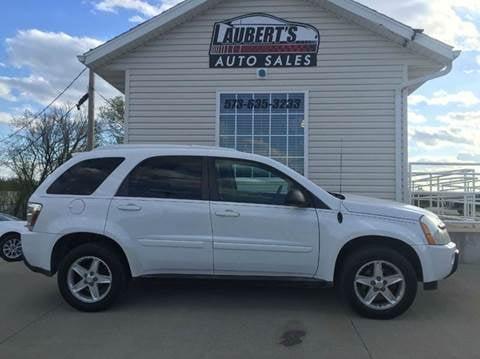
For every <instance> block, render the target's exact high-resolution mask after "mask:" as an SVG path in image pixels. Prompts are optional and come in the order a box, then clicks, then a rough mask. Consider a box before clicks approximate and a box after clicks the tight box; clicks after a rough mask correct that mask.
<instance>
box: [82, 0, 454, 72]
mask: <svg viewBox="0 0 480 359" xmlns="http://www.w3.org/2000/svg"><path fill="white" fill-rule="evenodd" d="M219 2H221V0H185V1H183V2H181V3H180V4H178V5H176V6H174V7H172V8H171V9H169V10H167V11H165V12H163V13H161V14H160V15H157V16H155V17H153V18H151V19H150V20H148V21H146V22H144V23H142V24H140V25H138V26H136V27H134V28H132V29H130V30H129V31H127V32H125V33H123V34H121V35H119V36H117V37H115V38H113V39H111V40H110V41H107V42H106V43H104V44H102V45H100V46H98V47H96V48H94V49H92V50H90V51H88V52H86V53H85V54H84V55H81V56H79V60H80V61H81V62H82V63H84V64H85V65H86V66H89V67H96V66H97V65H100V64H102V63H105V62H106V61H109V60H111V59H113V58H115V57H116V56H118V55H120V54H122V53H125V52H128V51H129V50H132V49H134V48H136V47H137V46H139V45H140V44H142V43H144V42H145V41H148V40H149V39H151V38H153V37H155V36H158V35H159V34H161V33H164V32H166V31H168V30H170V29H171V28H173V27H174V26H176V25H178V24H180V23H182V22H184V21H185V20H186V19H188V18H191V17H193V16H195V15H196V14H197V13H200V12H202V11H204V10H205V9H207V8H209V7H213V6H215V5H216V4H217V3H219ZM311 2H312V3H315V4H318V5H320V6H322V7H324V8H325V9H327V10H329V11H331V12H333V13H336V14H338V15H339V16H340V17H343V18H346V19H348V20H350V21H352V22H355V23H357V24H359V25H360V26H363V27H366V28H368V29H370V30H371V31H374V32H376V33H378V34H380V35H382V36H384V37H387V38H389V39H390V40H391V41H394V42H397V43H399V44H402V45H403V46H405V47H407V46H408V47H409V48H410V49H411V50H412V51H414V52H418V53H420V54H423V55H425V56H427V57H429V58H431V59H433V60H436V61H437V62H439V63H441V64H448V63H451V62H452V61H453V60H455V59H456V58H457V57H458V55H459V54H460V52H459V51H454V49H453V47H451V46H449V45H447V44H445V43H443V42H441V41H438V40H436V39H434V38H432V37H430V36H428V35H425V34H424V33H423V31H421V30H417V29H413V28H411V27H410V26H407V25H405V24H402V23H400V22H398V21H396V20H394V19H392V18H390V17H388V16H385V15H383V14H381V13H379V12H377V11H375V10H372V9H370V8H368V7H366V6H364V5H361V4H359V3H357V2H356V1H353V0H311Z"/></svg>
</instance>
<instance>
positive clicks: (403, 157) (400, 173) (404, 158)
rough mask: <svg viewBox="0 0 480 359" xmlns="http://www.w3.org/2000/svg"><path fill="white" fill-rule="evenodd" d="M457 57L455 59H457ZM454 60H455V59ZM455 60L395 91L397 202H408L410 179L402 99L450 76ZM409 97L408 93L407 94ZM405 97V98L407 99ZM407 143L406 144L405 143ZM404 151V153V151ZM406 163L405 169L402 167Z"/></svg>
mask: <svg viewBox="0 0 480 359" xmlns="http://www.w3.org/2000/svg"><path fill="white" fill-rule="evenodd" d="M455 55H456V57H458V56H459V55H460V52H456V54H455ZM456 57H455V58H456ZM453 60H454V59H453ZM453 60H452V62H450V63H449V64H448V65H447V66H446V67H444V68H443V69H442V70H440V71H439V72H436V73H433V74H431V75H427V76H423V77H419V78H416V79H412V80H408V81H406V82H403V83H402V84H400V85H399V86H398V87H397V88H396V89H395V179H396V185H395V198H396V200H397V201H399V202H402V201H405V200H407V199H408V198H407V197H408V196H406V195H405V193H406V191H404V190H402V183H403V187H404V188H403V189H405V187H406V184H405V181H406V180H407V178H408V173H407V172H406V171H405V170H406V169H407V168H408V140H407V141H403V138H402V133H403V134H404V136H405V139H408V123H407V111H408V109H407V111H406V110H404V107H405V108H406V104H405V106H402V99H403V97H404V95H405V91H408V90H409V89H410V88H412V87H416V86H419V85H422V84H423V83H425V82H427V81H431V80H434V79H436V78H439V77H443V76H446V75H448V74H449V73H450V72H451V71H452V67H453ZM406 95H407V96H408V92H407V93H406ZM407 96H405V98H406V97H407ZM405 142H406V143H405ZM402 150H403V151H402ZM402 162H403V163H404V166H405V169H404V168H403V166H402Z"/></svg>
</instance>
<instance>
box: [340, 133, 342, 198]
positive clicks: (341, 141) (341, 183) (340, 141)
mask: <svg viewBox="0 0 480 359" xmlns="http://www.w3.org/2000/svg"><path fill="white" fill-rule="evenodd" d="M342 192H343V137H341V138H340V193H342Z"/></svg>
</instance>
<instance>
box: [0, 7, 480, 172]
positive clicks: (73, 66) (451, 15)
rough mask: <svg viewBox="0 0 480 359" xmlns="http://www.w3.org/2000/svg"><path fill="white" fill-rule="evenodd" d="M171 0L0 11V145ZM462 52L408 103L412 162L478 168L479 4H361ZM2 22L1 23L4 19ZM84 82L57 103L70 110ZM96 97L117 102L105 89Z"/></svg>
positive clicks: (479, 138)
mask: <svg viewBox="0 0 480 359" xmlns="http://www.w3.org/2000/svg"><path fill="white" fill-rule="evenodd" d="M178 2H179V1H178V0H165V1H155V0H148V1H147V0H96V1H95V0H77V1H74V0H69V1H62V0H43V1H38V0H17V1H5V2H4V3H3V4H2V7H3V9H2V13H3V14H4V16H2V21H1V22H0V138H1V137H3V136H4V135H5V134H8V132H9V131H11V127H10V126H9V124H8V123H9V121H10V120H11V118H12V116H15V115H18V114H20V113H22V112H23V111H24V110H25V109H31V110H37V109H39V108H41V106H42V105H45V104H46V103H48V102H49V101H50V100H51V99H52V98H53V97H54V96H55V95H56V94H57V93H58V92H59V91H60V90H61V89H63V88H64V87H65V86H66V84H67V83H68V82H69V81H70V80H71V79H72V78H73V77H74V76H75V75H76V74H78V73H79V72H80V71H81V69H82V65H81V64H80V63H79V62H78V60H77V58H76V56H77V55H78V54H81V53H83V52H84V51H85V50H88V49H90V48H93V47H95V46H97V45H99V44H101V43H102V42H104V41H106V40H108V39H110V38H112V37H113V36H116V35H118V34H120V33H122V32H124V31H125V30H127V29H128V28H130V27H132V26H134V25H136V24H137V23H138V22H141V21H143V20H145V19H147V18H149V17H151V16H154V15H156V14H158V13H160V12H161V11H164V10H166V9H167V8H169V7H171V6H172V5H174V4H176V3H178ZM361 2H362V3H364V4H365V5H367V6H370V7H372V8H374V9H375V10H377V11H380V12H383V13H385V14H387V15H389V16H391V17H393V18H395V19H397V20H400V21H402V22H405V23H406V24H408V25H410V26H413V27H415V28H422V29H425V31H426V33H427V34H429V35H431V36H433V37H436V38H438V39H440V40H443V41H444V42H446V43H448V44H450V45H453V46H455V48H456V49H459V50H462V51H463V52H462V55H461V57H460V58H459V59H458V60H457V61H456V62H455V66H454V70H453V71H452V73H451V74H450V75H448V76H447V77H445V78H442V79H438V80H434V81H432V82H430V83H429V84H427V85H425V86H423V87H422V88H421V89H420V90H418V91H417V92H415V93H414V94H413V95H411V96H410V99H409V103H410V106H409V114H410V116H409V117H410V118H409V124H410V127H409V136H410V159H411V160H412V161H418V160H430V161H445V160H448V161H457V160H462V161H478V162H480V0H434V1H433V0H403V1H390V0H388V1H387V0H361ZM7 15H8V16H7ZM86 77H87V76H86V74H84V76H83V77H82V78H81V80H80V81H79V82H78V83H77V84H76V86H74V88H73V90H72V91H69V92H68V94H67V95H66V96H65V97H63V98H62V101H63V102H64V103H73V102H76V101H77V100H78V99H79V98H80V97H81V96H82V95H83V94H84V93H85V89H86V80H87V79H86ZM97 87H98V90H99V92H101V93H102V94H103V95H104V96H107V97H110V96H114V95H116V94H118V93H117V92H116V91H115V90H114V89H112V88H111V87H110V86H109V85H107V84H106V83H104V82H101V81H100V82H99V83H98V84H97Z"/></svg>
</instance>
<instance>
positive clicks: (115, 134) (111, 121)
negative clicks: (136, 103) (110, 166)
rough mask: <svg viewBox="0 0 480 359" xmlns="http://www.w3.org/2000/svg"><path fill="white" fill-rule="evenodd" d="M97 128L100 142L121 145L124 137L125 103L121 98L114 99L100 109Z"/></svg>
mask: <svg viewBox="0 0 480 359" xmlns="http://www.w3.org/2000/svg"><path fill="white" fill-rule="evenodd" d="M98 126H99V127H100V129H101V132H100V134H101V136H102V142H104V143H115V144H121V143H123V141H124V137H125V103H124V100H123V98H122V97H121V96H117V97H114V98H112V99H110V100H108V101H107V103H106V104H105V105H104V106H101V107H100V110H99V116H98Z"/></svg>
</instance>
